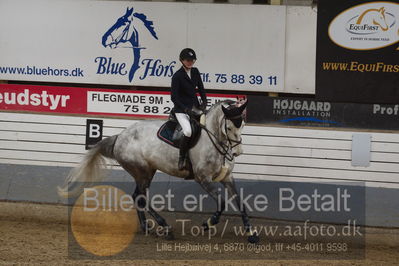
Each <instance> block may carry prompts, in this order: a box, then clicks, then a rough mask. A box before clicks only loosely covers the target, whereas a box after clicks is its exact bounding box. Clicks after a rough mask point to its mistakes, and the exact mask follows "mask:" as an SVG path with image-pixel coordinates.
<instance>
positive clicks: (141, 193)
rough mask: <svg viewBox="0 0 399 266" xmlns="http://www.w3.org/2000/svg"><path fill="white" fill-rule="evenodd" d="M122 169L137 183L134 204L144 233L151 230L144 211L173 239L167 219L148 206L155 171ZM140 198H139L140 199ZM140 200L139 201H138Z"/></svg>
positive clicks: (127, 166) (125, 167)
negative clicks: (148, 192)
mask: <svg viewBox="0 0 399 266" xmlns="http://www.w3.org/2000/svg"><path fill="white" fill-rule="evenodd" d="M121 165H122V167H123V168H124V169H125V170H126V171H127V172H128V173H129V174H130V175H131V176H133V178H134V179H135V181H136V189H135V191H134V193H133V195H132V197H133V200H134V202H135V203H136V204H137V207H138V208H137V215H138V217H139V221H140V227H141V229H142V230H143V232H144V233H148V230H149V229H150V228H149V227H148V223H147V219H146V217H145V212H144V210H146V211H148V212H149V214H150V215H151V216H152V217H153V218H154V219H155V221H156V222H157V223H158V224H159V225H160V226H162V227H163V228H164V234H165V235H166V236H168V238H173V235H172V233H171V228H170V226H169V225H168V224H167V223H166V221H165V219H164V218H163V217H162V216H161V215H159V214H158V213H157V212H156V211H155V210H154V209H153V208H152V207H151V205H150V204H148V206H147V199H146V191H147V189H148V188H149V187H150V184H151V181H152V178H153V177H154V174H155V170H152V169H151V170H149V169H144V168H143V167H141V168H140V169H138V168H137V169H136V168H134V167H131V166H130V165H123V164H121ZM138 197H139V198H138ZM137 198H138V200H137Z"/></svg>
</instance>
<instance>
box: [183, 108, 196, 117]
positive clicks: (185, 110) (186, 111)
mask: <svg viewBox="0 0 399 266" xmlns="http://www.w3.org/2000/svg"><path fill="white" fill-rule="evenodd" d="M184 112H185V113H186V114H188V115H189V116H193V115H194V112H193V111H191V109H188V108H186V109H184Z"/></svg>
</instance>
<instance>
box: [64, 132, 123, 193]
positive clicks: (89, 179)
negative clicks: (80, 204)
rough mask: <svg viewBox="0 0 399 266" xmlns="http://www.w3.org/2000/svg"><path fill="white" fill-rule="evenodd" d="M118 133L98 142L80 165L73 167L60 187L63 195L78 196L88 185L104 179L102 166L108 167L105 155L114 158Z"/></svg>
mask: <svg viewBox="0 0 399 266" xmlns="http://www.w3.org/2000/svg"><path fill="white" fill-rule="evenodd" d="M117 137H118V135H114V136H112V137H109V138H105V139H103V140H101V141H100V142H98V143H97V144H96V145H95V146H94V147H93V148H91V149H90V150H89V151H88V152H87V153H86V155H85V157H84V159H83V161H82V162H81V163H80V165H79V166H77V167H76V168H74V169H72V170H71V172H70V173H69V175H68V177H67V178H66V180H65V184H64V186H63V187H58V194H59V195H60V196H61V197H64V198H68V197H76V196H78V195H80V193H82V192H83V189H84V188H85V187H87V186H91V185H92V184H93V183H94V182H99V181H101V180H102V179H103V175H102V168H105V167H106V162H105V159H104V157H108V158H111V159H114V151H113V150H114V145H115V142H116V139H117Z"/></svg>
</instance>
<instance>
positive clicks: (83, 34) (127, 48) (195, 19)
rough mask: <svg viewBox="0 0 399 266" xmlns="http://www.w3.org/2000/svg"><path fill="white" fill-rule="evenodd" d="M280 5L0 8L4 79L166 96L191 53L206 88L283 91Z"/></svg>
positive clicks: (7, 4)
mask: <svg viewBox="0 0 399 266" xmlns="http://www.w3.org/2000/svg"><path fill="white" fill-rule="evenodd" d="M285 21H286V8H285V7H284V6H259V5H256V6H255V5H215V4H194V3H160V2H136V1H134V2H131V1H130V2H121V1H65V0H60V1H52V0H18V1H15V0H0V80H24V81H49V82H71V83H92V84H114V85H135V86H155V87H158V86H159V87H170V83H171V77H172V75H173V73H175V72H176V71H177V70H178V69H179V68H180V67H181V64H180V62H179V58H178V57H179V53H180V51H181V50H182V49H183V48H185V47H191V48H193V49H194V50H195V51H196V52H197V58H198V60H197V63H196V66H197V67H198V68H199V70H200V71H201V75H202V80H203V81H204V85H205V88H209V89H229V90H251V91H282V90H283V89H284V62H285V54H284V53H285V51H284V48H285Z"/></svg>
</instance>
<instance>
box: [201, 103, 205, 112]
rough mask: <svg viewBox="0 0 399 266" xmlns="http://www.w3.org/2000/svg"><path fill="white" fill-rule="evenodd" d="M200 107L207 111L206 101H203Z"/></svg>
mask: <svg viewBox="0 0 399 266" xmlns="http://www.w3.org/2000/svg"><path fill="white" fill-rule="evenodd" d="M200 109H201V110H202V111H205V110H206V103H202V104H201V105H200Z"/></svg>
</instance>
